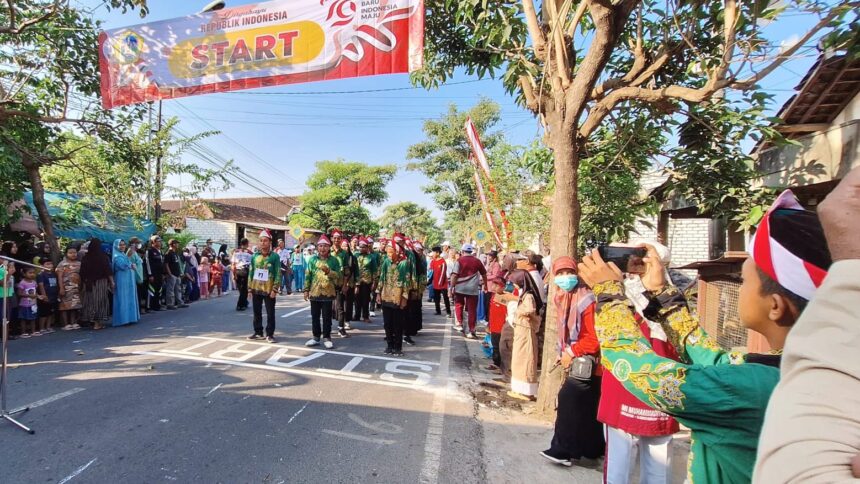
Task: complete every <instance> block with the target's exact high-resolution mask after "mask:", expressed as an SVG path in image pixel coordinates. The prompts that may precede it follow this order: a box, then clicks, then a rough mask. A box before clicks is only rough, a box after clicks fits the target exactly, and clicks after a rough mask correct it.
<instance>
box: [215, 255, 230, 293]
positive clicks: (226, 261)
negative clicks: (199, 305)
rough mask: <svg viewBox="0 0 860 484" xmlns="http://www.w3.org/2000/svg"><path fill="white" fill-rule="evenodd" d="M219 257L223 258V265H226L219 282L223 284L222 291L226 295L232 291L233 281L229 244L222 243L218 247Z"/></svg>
mask: <svg viewBox="0 0 860 484" xmlns="http://www.w3.org/2000/svg"><path fill="white" fill-rule="evenodd" d="M218 258H219V259H221V265H222V266H224V272H223V274H222V276H221V281H218V282H219V283H220V284H221V292H222V293H223V294H225V295H226V294H229V293H230V282H232V279H231V276H230V270H231V267H230V265H231V264H230V255H229V254H227V244H221V247H219V248H218Z"/></svg>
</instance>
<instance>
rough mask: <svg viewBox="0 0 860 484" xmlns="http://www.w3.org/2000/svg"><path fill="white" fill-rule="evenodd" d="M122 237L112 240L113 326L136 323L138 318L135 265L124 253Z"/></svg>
mask: <svg viewBox="0 0 860 484" xmlns="http://www.w3.org/2000/svg"><path fill="white" fill-rule="evenodd" d="M126 249H127V247H126V244H125V241H124V240H122V239H116V240H114V241H113V263H112V266H113V273H114V280H115V281H116V288H115V289H114V291H113V326H122V325H125V324H130V323H136V322H138V321H139V320H140V307H139V306H138V300H137V280H136V276H135V273H136V271H137V266H136V265H135V264H134V263H132V261H131V259H129V257H128V255H126Z"/></svg>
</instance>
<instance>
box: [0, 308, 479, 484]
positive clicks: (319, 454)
mask: <svg viewBox="0 0 860 484" xmlns="http://www.w3.org/2000/svg"><path fill="white" fill-rule="evenodd" d="M235 297H236V296H235V292H234V293H232V294H230V295H229V296H225V297H223V298H221V299H214V300H211V301H200V302H197V303H194V304H192V305H191V307H190V308H188V309H183V310H178V311H169V312H168V311H164V312H160V313H155V314H149V315H144V316H143V318H142V320H141V322H140V323H139V324H136V325H131V326H126V327H120V328H109V329H106V330H103V331H92V330H81V331H70V332H62V331H58V332H56V333H54V334H51V335H45V336H42V337H38V338H31V339H26V340H15V341H11V342H10V343H9V362H10V366H11V369H10V370H9V387H8V394H7V397H8V406H9V408H10V409H15V408H18V407H23V406H26V405H30V406H31V407H32V408H31V410H29V411H28V412H26V413H23V414H20V415H19V416H18V417H19V420H21V421H22V422H23V423H24V424H26V425H28V426H31V427H32V428H33V429H34V430H35V431H36V433H35V435H28V434H26V433H24V432H22V431H20V430H18V429H17V428H15V427H14V426H12V425H11V424H9V423H8V422H2V421H0V482H2V483H16V484H17V483H45V482H49V483H50V482H53V483H59V484H65V483H67V482H70V483H120V482H122V483H155V482H205V483H219V482H220V483H285V482H329V483H330V482H390V483H418V482H426V483H436V482H439V483H448V482H451V483H453V482H457V483H469V482H483V481H484V477H485V469H484V467H483V464H482V462H483V457H482V455H481V454H482V450H481V442H482V437H481V427H480V425H479V424H478V423H477V421H476V420H475V418H474V414H475V406H474V405H475V404H474V403H473V401H472V399H471V398H470V397H468V396H467V395H464V394H463V393H462V391H460V390H459V388H458V385H457V380H458V379H462V378H463V375H461V374H460V372H461V371H463V370H462V368H463V367H464V366H466V363H467V361H466V360H464V355H465V345H466V344H478V343H477V342H466V341H464V340H463V339H462V338H459V337H456V336H454V337H452V336H451V332H450V329H448V327H447V326H446V324H445V319H444V318H443V317H436V316H432V310H431V309H430V307H429V304H426V303H425V308H424V314H425V325H424V328H425V329H424V330H423V331H422V332H421V334H420V335H419V336H418V337H417V338H416V341H417V343H418V344H417V346H415V347H405V348H404V350H405V352H406V355H405V356H404V357H403V358H388V357H385V356H384V355H383V354H382V350H383V349H384V346H385V344H384V341H383V331H382V318H381V313H380V314H379V316H378V317H376V318H374V322H373V323H372V324H364V323H361V322H358V323H353V325H354V327H355V328H356V329H355V330H354V331H353V332H352V337H351V338H348V339H341V338H335V339H334V343H335V345H336V346H335V348H334V349H333V350H331V351H328V350H324V349H321V348H322V347H317V348H305V347H304V346H303V345H304V342H305V341H307V339H308V338H309V337H310V313H309V311H308V310H307V309H308V305H307V303H305V302H304V301H302V299H301V296H299V295H292V296H282V297H280V298H279V300H278V307H277V313H278V317H277V331H276V336H277V337H278V342H277V343H276V344H267V343H259V342H250V341H246V340H245V337H246V336H247V335H249V334H250V333H251V313H250V311H247V312H242V313H239V312H236V311H235V310H234V307H235Z"/></svg>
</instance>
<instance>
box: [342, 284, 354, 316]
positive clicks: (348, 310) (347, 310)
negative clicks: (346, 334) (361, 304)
mask: <svg viewBox="0 0 860 484" xmlns="http://www.w3.org/2000/svg"><path fill="white" fill-rule="evenodd" d="M343 303H344V308H343V312H344V314H345V316H344V317H345V318H346V320H347V321H355V320H356V319H358V318H357V317H354V316H355V313H356V307H357V305H356V304H355V288H350V289H348V290H347V291H346V294H344V295H343Z"/></svg>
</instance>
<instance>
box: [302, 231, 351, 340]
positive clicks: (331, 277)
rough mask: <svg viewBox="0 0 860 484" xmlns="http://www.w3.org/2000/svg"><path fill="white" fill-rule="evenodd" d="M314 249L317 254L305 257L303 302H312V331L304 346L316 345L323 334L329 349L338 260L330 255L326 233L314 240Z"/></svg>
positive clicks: (338, 273) (337, 279) (337, 286)
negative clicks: (315, 241) (315, 243)
mask: <svg viewBox="0 0 860 484" xmlns="http://www.w3.org/2000/svg"><path fill="white" fill-rule="evenodd" d="M317 250H318V251H319V253H318V254H316V255H314V256H312V257H311V258H310V259H308V264H307V268H306V269H305V301H310V302H311V323H312V331H313V338H311V339H309V340H308V342H307V343H305V346H317V345H319V344H320V338H321V337H322V340H323V345H324V346H325V347H326V349H332V348H334V343H332V341H331V321H332V317H331V312H332V307H333V303H334V300H335V297H336V296H337V294H338V292H339V291H338V289H337V288H339V287H340V285H341V277H342V276H341V268H340V259H338V258H337V257H334V256H333V255H332V254H331V242H330V241H329V239H328V237H326V236H325V235H322V236H321V237H320V239H319V240H318V241H317ZM320 320H322V321H320Z"/></svg>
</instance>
